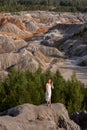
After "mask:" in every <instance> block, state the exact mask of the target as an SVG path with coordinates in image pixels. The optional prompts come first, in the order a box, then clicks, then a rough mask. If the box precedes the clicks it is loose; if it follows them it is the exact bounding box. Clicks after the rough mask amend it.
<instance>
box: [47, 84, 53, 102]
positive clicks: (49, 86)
mask: <svg viewBox="0 0 87 130" xmlns="http://www.w3.org/2000/svg"><path fill="white" fill-rule="evenodd" d="M47 85H48V87H47V90H46V101H48V102H49V101H51V94H52V90H51V85H50V84H47Z"/></svg>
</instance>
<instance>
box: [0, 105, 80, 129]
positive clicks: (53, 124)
mask: <svg viewBox="0 0 87 130" xmlns="http://www.w3.org/2000/svg"><path fill="white" fill-rule="evenodd" d="M0 115H2V116H1V117H0V130H15V129H16V130H36V129H38V130H44V129H45V130H51V129H52V130H66V129H67V130H68V129H69V130H80V128H79V126H78V125H77V124H75V123H74V122H73V121H72V120H70V119H69V116H68V113H67V110H66V109H65V107H64V105H63V104H60V103H57V104H52V108H49V107H47V106H46V105H40V106H34V105H31V104H24V105H20V106H17V107H15V108H11V109H9V110H7V111H5V112H3V113H0Z"/></svg>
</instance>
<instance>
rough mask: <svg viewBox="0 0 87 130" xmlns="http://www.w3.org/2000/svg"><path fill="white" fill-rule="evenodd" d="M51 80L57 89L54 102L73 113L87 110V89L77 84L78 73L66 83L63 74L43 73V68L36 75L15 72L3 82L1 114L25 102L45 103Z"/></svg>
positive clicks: (54, 90)
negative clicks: (47, 86)
mask: <svg viewBox="0 0 87 130" xmlns="http://www.w3.org/2000/svg"><path fill="white" fill-rule="evenodd" d="M49 78H51V79H52V80H53V82H54V86H55V88H54V89H53V91H52V102H60V103H63V104H65V105H66V107H67V109H68V111H69V113H71V112H74V111H80V110H82V109H87V89H85V87H84V84H82V83H81V82H79V81H77V79H76V76H75V74H73V75H72V77H71V80H69V81H67V82H66V81H65V80H64V79H63V77H62V76H61V74H60V73H59V71H57V72H56V74H54V75H53V74H51V72H50V71H47V72H45V73H42V71H41V69H40V68H39V69H38V70H37V71H36V72H35V73H32V72H30V71H29V70H27V71H24V72H23V71H17V70H11V71H10V72H9V75H8V77H7V78H6V79H5V80H4V81H3V82H2V81H1V82H0V111H4V110H6V109H8V108H11V107H14V106H16V105H19V104H23V103H32V104H36V105H39V104H42V103H45V102H46V101H45V85H46V82H47V80H48V79H49Z"/></svg>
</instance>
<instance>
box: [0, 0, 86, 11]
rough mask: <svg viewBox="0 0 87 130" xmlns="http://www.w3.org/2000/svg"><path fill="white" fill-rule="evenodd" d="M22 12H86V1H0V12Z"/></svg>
mask: <svg viewBox="0 0 87 130" xmlns="http://www.w3.org/2000/svg"><path fill="white" fill-rule="evenodd" d="M22 10H50V11H60V12H86V11H87V0H0V11H10V12H11V11H13V12H16V11H22Z"/></svg>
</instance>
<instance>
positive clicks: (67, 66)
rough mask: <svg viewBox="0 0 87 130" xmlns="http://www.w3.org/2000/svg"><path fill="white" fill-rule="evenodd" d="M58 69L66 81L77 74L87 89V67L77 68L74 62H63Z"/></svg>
mask: <svg viewBox="0 0 87 130" xmlns="http://www.w3.org/2000/svg"><path fill="white" fill-rule="evenodd" d="M58 67H59V70H60V72H61V75H62V76H63V77H64V79H65V80H68V79H70V77H71V75H72V74H73V72H75V73H76V77H77V79H78V80H80V81H81V82H82V83H84V84H85V86H86V87H87V67H80V66H76V65H75V64H73V61H72V60H66V61H64V62H61V63H60V64H59V66H58Z"/></svg>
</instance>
